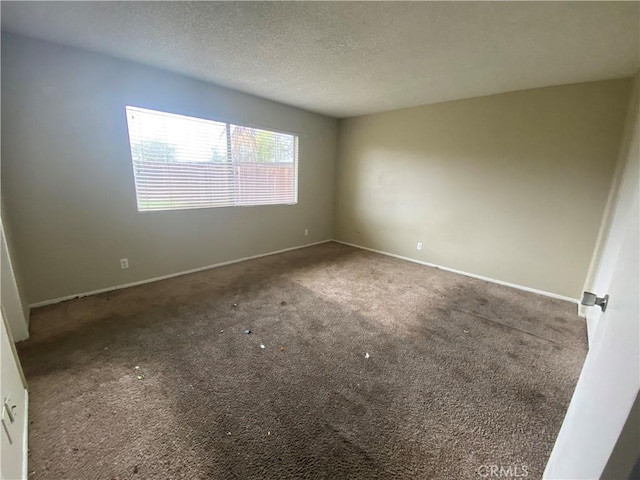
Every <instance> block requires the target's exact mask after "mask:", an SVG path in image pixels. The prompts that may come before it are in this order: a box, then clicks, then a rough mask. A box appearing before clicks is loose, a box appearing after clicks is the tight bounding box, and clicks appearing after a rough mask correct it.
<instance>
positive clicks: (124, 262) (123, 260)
mask: <svg viewBox="0 0 640 480" xmlns="http://www.w3.org/2000/svg"><path fill="white" fill-rule="evenodd" d="M120 268H121V269H123V270H124V269H125V268H129V260H128V259H126V258H121V259H120Z"/></svg>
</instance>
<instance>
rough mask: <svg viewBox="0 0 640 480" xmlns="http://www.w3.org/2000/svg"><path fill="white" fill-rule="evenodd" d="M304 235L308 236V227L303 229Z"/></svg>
mask: <svg viewBox="0 0 640 480" xmlns="http://www.w3.org/2000/svg"><path fill="white" fill-rule="evenodd" d="M304 236H305V237H308V236H309V229H308V228H305V229H304Z"/></svg>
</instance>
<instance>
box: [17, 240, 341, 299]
mask: <svg viewBox="0 0 640 480" xmlns="http://www.w3.org/2000/svg"><path fill="white" fill-rule="evenodd" d="M332 241H333V240H331V239H329V240H322V241H320V242H314V243H307V244H305V245H299V246H297V247H290V248H284V249H282V250H276V251H275V252H267V253H260V254H258V255H252V256H250V257H243V258H237V259H235V260H229V261H227V262H221V263H215V264H213V265H207V266H205V267H198V268H192V269H191V270H185V271H183V272H177V273H170V274H168V275H161V276H159V277H153V278H148V279H146V280H139V281H137V282H131V283H123V284H122V285H115V286H113V287H106V288H100V289H98V290H92V291H90V292H83V293H76V294H74V295H66V296H64V297H60V298H54V299H52V300H44V301H42V302H36V303H32V304H31V305H29V307H30V308H38V307H44V306H46V305H53V304H54V303H60V302H64V301H65V300H72V299H74V298H80V297H88V296H90V295H97V294H99V293H105V292H111V291H113V290H120V289H122V288H129V287H135V286H138V285H144V284H145V283H152V282H157V281H159V280H166V279H167V278H173V277H179V276H181V275H188V274H190V273H196V272H202V271H203V270H209V269H212V268H217V267H224V266H225V265H231V264H233V263H240V262H244V261H246V260H253V259H255V258H261V257H268V256H269V255H276V254H278V253H284V252H290V251H291V250H299V249H300V248H306V247H313V246H314V245H320V244H321V243H327V242H332Z"/></svg>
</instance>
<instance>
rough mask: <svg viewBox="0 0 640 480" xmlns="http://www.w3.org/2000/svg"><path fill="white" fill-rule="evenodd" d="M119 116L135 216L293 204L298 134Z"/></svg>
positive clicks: (147, 115)
mask: <svg viewBox="0 0 640 480" xmlns="http://www.w3.org/2000/svg"><path fill="white" fill-rule="evenodd" d="M126 110H127V122H128V126H129V142H130V145H131V160H132V162H133V173H134V178H135V186H136V198H137V201H138V211H140V212H144V211H150V210H176V209H186V208H208V207H229V206H237V205H243V206H249V205H276V204H295V203H297V201H298V171H297V167H298V137H297V136H295V135H292V134H289V133H279V132H272V131H269V130H260V129H257V128H251V127H245V126H242V125H233V124H230V123H223V122H214V121H211V120H204V119H200V118H194V117H185V116H183V115H174V114H171V113H165V112H158V111H154V110H146V109H143V108H137V107H126Z"/></svg>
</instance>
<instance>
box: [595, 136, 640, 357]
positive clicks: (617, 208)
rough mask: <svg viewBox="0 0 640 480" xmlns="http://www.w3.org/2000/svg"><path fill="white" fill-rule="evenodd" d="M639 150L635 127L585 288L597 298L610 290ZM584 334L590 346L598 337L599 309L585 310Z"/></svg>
mask: <svg viewBox="0 0 640 480" xmlns="http://www.w3.org/2000/svg"><path fill="white" fill-rule="evenodd" d="M639 150H640V147H639V139H638V125H637V123H636V127H635V130H634V133H632V138H631V143H630V146H629V154H628V160H627V164H626V165H625V168H624V171H623V173H622V179H621V182H620V188H619V189H618V195H617V198H615V199H614V201H615V204H614V209H613V212H612V214H611V223H610V228H609V233H608V235H607V236H606V238H605V243H604V247H603V250H602V254H601V257H600V260H599V262H598V266H597V269H596V274H595V277H594V279H593V282H592V285H591V286H590V287H588V288H589V290H591V291H592V292H593V293H595V294H596V295H598V296H604V295H605V294H606V293H607V292H608V291H609V289H610V285H611V282H612V280H613V276H614V271H615V269H616V264H617V260H618V257H619V255H620V249H621V248H622V243H623V241H624V238H625V228H626V226H625V224H626V219H627V216H628V214H629V211H630V210H631V209H632V208H633V201H634V191H636V190H637V188H638V172H639V171H640V166H639V165H640V151H639ZM586 317H587V332H588V335H589V345H590V346H592V345H594V344H595V342H596V338H597V337H598V327H599V325H601V322H600V320H601V319H602V312H601V311H600V309H599V308H587V309H586Z"/></svg>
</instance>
